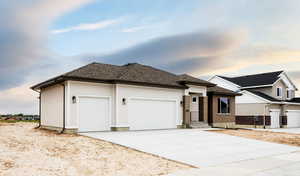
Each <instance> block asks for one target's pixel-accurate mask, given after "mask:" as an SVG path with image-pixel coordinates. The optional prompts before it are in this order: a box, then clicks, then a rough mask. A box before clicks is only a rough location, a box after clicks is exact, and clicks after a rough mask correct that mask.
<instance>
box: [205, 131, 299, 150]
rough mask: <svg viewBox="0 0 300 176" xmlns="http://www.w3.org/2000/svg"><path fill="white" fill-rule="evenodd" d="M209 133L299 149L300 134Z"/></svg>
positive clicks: (260, 132)
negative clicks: (286, 145)
mask: <svg viewBox="0 0 300 176" xmlns="http://www.w3.org/2000/svg"><path fill="white" fill-rule="evenodd" d="M210 132H215V133H223V134H229V135H232V136H240V137H245V138H250V139H257V140H262V141H267V142H274V143H280V144H288V145H292V146H298V147H300V134H291V133H279V132H271V131H255V130H247V129H237V130H228V129H226V130H210Z"/></svg>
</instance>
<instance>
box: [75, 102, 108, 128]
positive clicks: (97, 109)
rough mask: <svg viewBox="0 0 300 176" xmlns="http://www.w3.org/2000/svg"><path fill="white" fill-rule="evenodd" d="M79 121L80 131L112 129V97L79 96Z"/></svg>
mask: <svg viewBox="0 0 300 176" xmlns="http://www.w3.org/2000/svg"><path fill="white" fill-rule="evenodd" d="M78 121H79V123H78V124H79V128H78V131H79V132H92V131H108V130H110V98H109V97H87V96H81V97H79V102H78Z"/></svg>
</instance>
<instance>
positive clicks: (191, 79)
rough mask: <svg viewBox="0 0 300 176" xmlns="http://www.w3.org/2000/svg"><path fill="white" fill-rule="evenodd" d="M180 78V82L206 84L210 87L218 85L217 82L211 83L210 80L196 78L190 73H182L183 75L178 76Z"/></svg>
mask: <svg viewBox="0 0 300 176" xmlns="http://www.w3.org/2000/svg"><path fill="white" fill-rule="evenodd" d="M177 77H178V78H177V79H178V82H179V83H184V84H185V83H186V84H189V83H190V84H200V85H201V84H202V85H206V86H208V87H213V86H216V85H215V84H213V83H211V82H208V81H204V80H202V79H198V78H195V77H193V76H190V75H188V74H182V75H179V76H177Z"/></svg>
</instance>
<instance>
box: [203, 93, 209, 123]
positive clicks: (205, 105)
mask: <svg viewBox="0 0 300 176" xmlns="http://www.w3.org/2000/svg"><path fill="white" fill-rule="evenodd" d="M202 106H203V120H204V122H206V123H208V97H207V96H205V97H203V104H202Z"/></svg>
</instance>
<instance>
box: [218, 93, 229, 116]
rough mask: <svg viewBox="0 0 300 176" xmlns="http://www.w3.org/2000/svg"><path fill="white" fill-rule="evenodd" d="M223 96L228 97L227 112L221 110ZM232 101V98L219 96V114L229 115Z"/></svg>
mask: <svg viewBox="0 0 300 176" xmlns="http://www.w3.org/2000/svg"><path fill="white" fill-rule="evenodd" d="M222 98H226V99H227V108H226V109H227V112H222V110H221V99H222ZM230 105H231V101H230V98H229V97H219V98H218V114H219V115H229V114H230V113H231V107H230Z"/></svg>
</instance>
